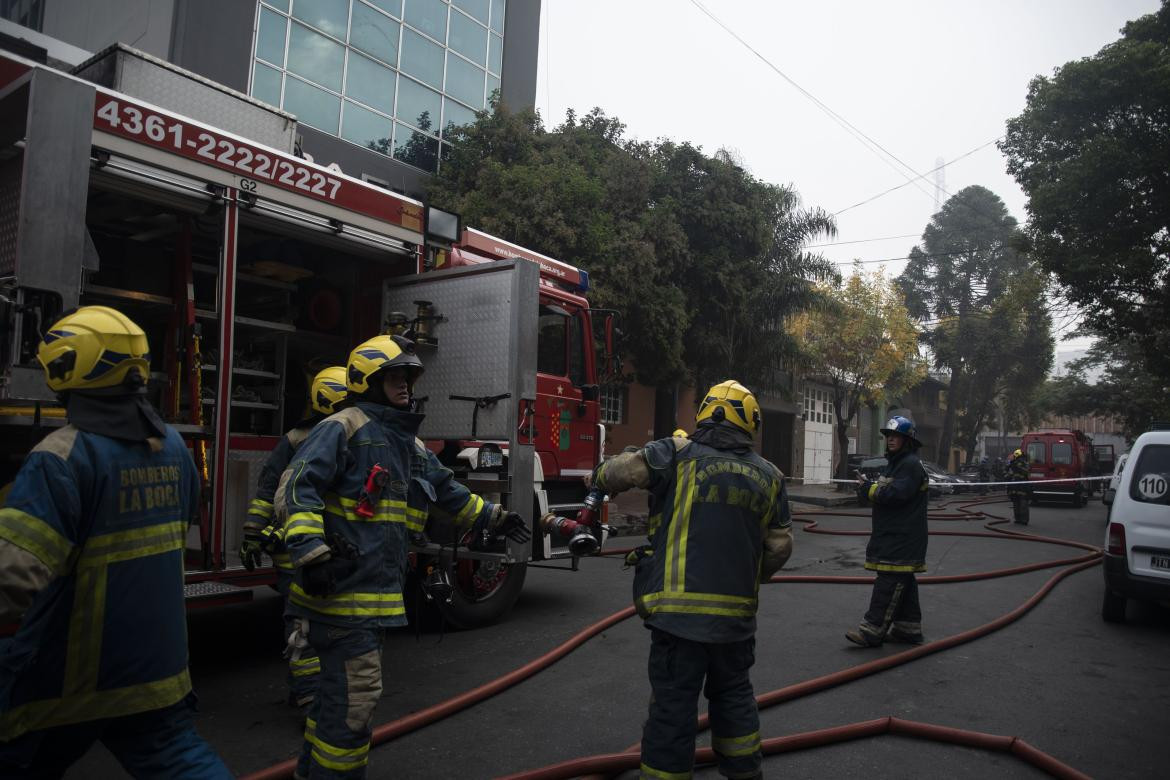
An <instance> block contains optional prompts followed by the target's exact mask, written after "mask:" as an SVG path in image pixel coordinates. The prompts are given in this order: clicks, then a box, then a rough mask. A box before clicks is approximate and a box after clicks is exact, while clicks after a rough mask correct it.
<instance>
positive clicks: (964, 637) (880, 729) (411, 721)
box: [243, 501, 1101, 780]
mask: <svg viewBox="0 0 1170 780" xmlns="http://www.w3.org/2000/svg"><path fill="white" fill-rule="evenodd" d="M981 503H985V501H972V502H969V503H965V504H962V505H960V506H959V511H958V512H953V513H931V515H930V518H931V519H932V520H960V519H962V520H972V519H979V518H981V517H995V518H996V519H995V520H992V521H990V522H988V523H986V524H985V527H986V528H989V529H992V530H993V531H994V532H992V533H987V532H978V531H942V530H932V531H930V535H931V536H967V537H975V538H995V539H1014V540H1018V541H1029V542H1040V543H1046V544H1056V545H1061V546H1065V547H1074V548H1078V549H1082V550H1085V551H1086V552H1085V553H1084V554H1083V555H1078V556H1075V557H1071V558H1061V559H1056V560H1050V561H1041V562H1037V563H1031V564H1024V565H1021V566H1016V567H1009V568H1004V569H996V570H993V571H987V572H976V573H974V574H961V575H936V576H925V577H919V578H918V582H919V583H920V584H942V583H955V582H967V581H975V580H982V579H990V578H996V577H1007V576H1013V575H1016V574H1022V573H1026V572H1032V571H1037V570H1040V569H1049V568H1056V567H1061V566H1063V567H1066V568H1064V569H1063V570H1062V571H1059V572H1057V573H1056V574H1054V575H1053V576H1052V577H1051V578H1049V579H1048V581H1047V582H1045V583H1044V585H1042V586H1041V587H1040V589H1039V590H1037V591H1036V592H1035V593H1034V594H1033V595H1032V596H1031V597H1030V598H1028V599H1027V600H1026V601H1024V602H1023V603H1022V604H1020V605H1019V606H1017V607H1016V608H1015V609H1013V610H1011V611H1010V612H1008V613H1006V614H1004V615H1001V616H1000V617H998V618H996V619H994V620H991V621H989V622H987V623H984V624H983V625H980V626H976V627H975V628H971V629H968V630H966V631H961V632H959V633H957V634H952V635H951V636H948V637H943V638H942V639H937V640H934V641H931V642H928V643H926V644H922V645H918V646H916V647H911V648H909V649H907V650H903V651H901V652H898V653H894V654H892V655H887V656H883V657H881V658H877V659H875V660H873V661H869V662H867V663H863V664H859V665H857V666H852V667H849V668H847V669H842V670H840V671H837V672H832V673H829V674H826V675H822V676H820V677H816V678H813V679H810V680H805V681H803V682H800V683H795V684H793V685H789V686H785V687H783V688H779V689H777V690H774V691H770V692H768V693H764V694H761V695H759V696H757V698H756V700H757V703H758V706H759V708H760V709H764V708H767V707H770V706H772V705H775V704H779V703H782V702H788V701H792V700H794V699H798V698H801V697H803V696H808V695H810V694H812V693H816V692H819V691H823V690H827V689H829V688H832V687H835V686H838V685H841V684H843V683H846V682H852V681H854V680H857V679H860V678H862V677H867V676H869V675H872V674H876V673H878V672H882V671H885V670H887V669H890V668H893V667H896V666H901V665H902V664H905V663H909V662H910V661H914V660H917V659H919V658H921V657H923V656H926V655H930V654H933V653H937V652H940V651H942V650H947V649H950V648H952V647H955V646H957V645H960V644H964V643H966V642H970V641H973V640H975V639H978V638H980V637H983V636H986V635H987V634H990V633H993V632H995V631H998V630H999V629H1001V628H1003V627H1004V626H1007V625H1009V624H1010V623H1013V622H1015V621H1016V620H1019V619H1020V618H1021V617H1022V616H1023V615H1025V614H1026V613H1027V612H1029V611H1030V610H1031V609H1032V608H1033V607H1035V606H1036V605H1037V604H1039V603H1040V601H1041V600H1043V599H1044V597H1045V596H1047V595H1048V593H1049V592H1050V591H1051V590H1052V589H1053V588H1054V587H1056V585H1057V583H1059V582H1060V581H1061V580H1062V579H1064V578H1065V577H1067V576H1069V575H1071V574H1075V573H1077V572H1079V571H1082V570H1084V569H1087V568H1090V567H1092V566H1096V565H1097V564H1099V563H1100V560H1101V550H1100V549H1099V548H1097V547H1095V546H1093V545H1089V544H1084V543H1082V542H1075V541H1071V540H1068V539H1057V538H1054V537H1044V536H1035V535H1032V534H1027V533H1024V532H1021V531H1009V530H1006V529H1002V530H1001V529H996V528H993V526H997V525H1001V524H1004V523H1007V522H1009V521H1007V520H1006V519H1003V518H998V516H996V515H990V514H985V513H983V512H982V511H975V512H967V511H965V507H969V506H974V505H977V504H981ZM793 514H794V519H795V520H796V521H798V522H801V523H804V524H805V525H806V527H805V529H804V530H805V531H806V532H809V533H830V534H834V535H861V536H868V535H869V532H868V531H825V530H818V529H817V522H816V520H812V519H808V518H807V517H806V516H807V515H817V514H824V513H819V512H796V513H793ZM828 514H832V515H834V516H836V515H842V516H863V513H860V512H844V511H842V512H838V511H833V512H831V513H828ZM627 552H629V550H606V551H605V552H604V553H603V555H613V556H619V555H621V556H624V555H625V553H627ZM769 582H770V583H822V584H827V583H836V584H851V585H869V584H872V582H873V579H872V578H871V577H854V576H842V575H785V574H778V575H775V576H773V577H772V579H771V580H769ZM633 615H634V608H633V607H626V608H625V609H622V610H619V611H618V612H615V613H613V614H612V615H610V616H609V617H606V618H604V619H602V620H600V621H598V622H596V623H594V624H593V625H591V626H589V627H588V628H586V629H584V630H582V631H580V632H579V633H577V634H576V635H574V636H573V637H571V638H569V639H568V640H567V641H566V642H564V643H562V644H561V645H559V646H558V647H556V648H554V649H553V650H551V651H549V652H548V653H546V654H544V655H542V656H539V657H538V658H536V659H534V660H532V661H530V662H529V663H527V664H525V665H524V666H522V667H520V668H518V669H516V670H514V671H512V672H509V673H508V674H506V675H504V676H502V677H499V678H497V679H495V680H492V681H491V682H488V683H486V684H484V685H481V686H479V687H477V688H474V689H472V690H470V691H467V692H465V693H462V694H460V695H458V696H454V697H452V698H450V699H447V700H446V701H443V702H440V703H439V704H436V705H434V706H432V707H429V708H427V709H425V710H421V711H419V712H416V713H413V714H411V715H408V716H406V717H403V718H399V719H397V720H393V721H389V722H387V723H384V724H382V725H380V726H377V727H375V728H374V730H373V735H372V738H371V747H373V746H375V745H380V744H383V743H385V742H388V741H390V740H392V739H395V738H397V737H400V736H402V735H404V734H406V733H409V732H411V731H415V730H417V729H420V728H422V727H423V726H426V725H429V724H431V723H434V722H436V721H438V720H441V719H443V718H445V717H447V716H449V715H452V714H454V713H455V712H458V711H460V710H463V709H466V708H467V707H470V706H472V705H474V704H476V703H478V702H480V701H483V700H484V699H487V698H489V697H491V696H494V695H495V694H497V693H499V692H501V691H503V690H505V689H507V688H509V687H511V686H513V685H515V684H517V683H519V682H521V681H523V680H525V679H527V678H528V677H531V676H532V675H534V674H536V673H537V672H538V671H541V670H543V669H545V668H547V667H549V666H551V665H552V664H554V663H556V662H557V661H558V660H560V659H561V658H563V657H564V656H566V655H567V654H568V653H570V652H572V651H573V650H574V649H576V648H577V647H579V646H580V645H582V644H583V643H584V642H585V641H586V640H588V639H590V638H591V637H593V636H595V635H597V634H599V633H601V632H602V631H605V630H606V629H608V628H610V627H611V626H613V625H616V624H617V623H620V622H621V621H623V620H625V619H627V618H629V617H632V616H633ZM698 726H699V730H700V731H701V730H703V729H706V728H707V726H708V720H707V715H705V714H704V715H702V716H700V718H699V723H698ZM881 734H907V735H911V736H916V737H920V738H925V739H933V740H936V741H942V742H949V743H953V744H961V745H967V746H971V747H978V748H982V749H989V750H1001V751H1005V752H1008V753H1010V754H1012V755H1014V756H1016V757H1018V758H1020V759H1021V760H1023V761H1025V762H1027V763H1029V764H1031V765H1033V766H1035V767H1036V768H1038V769H1040V770H1042V771H1044V772H1047V773H1048V774H1050V775H1052V776H1053V777H1059V778H1069V779H1074V778H1075V779H1077V780H1082V779H1083V778H1086V777H1087V776H1086V775H1085V774H1083V773H1081V772H1079V771H1077V770H1076V769H1074V768H1072V767H1070V766H1068V765H1066V764H1064V763H1063V762H1061V761H1059V760H1058V759H1056V758H1054V757H1053V756H1051V755H1048V754H1047V753H1044V752H1043V751H1040V750H1039V749H1037V748H1036V747H1034V746H1032V745H1030V744H1028V743H1027V742H1024V741H1023V740H1021V739H1019V738H1017V737H1007V736H999V735H994V734H985V733H981V732H974V731H967V730H963V729H955V728H950V727H945V726H938V725H934V724H928V723H918V722H915V721H907V720H903V719H900V718H895V717H893V716H887V717H885V718H879V719H876V720H870V721H862V722H858V723H851V724H846V725H843V726H837V727H833V728H828V729H818V730H816V731H811V732H805V733H803V734H794V735H789V736H785V737H778V738H773V739H766V740H763V742H762V751H763V753H764V754H765V755H774V754H778V753H785V752H792V751H795V750H802V749H805V748H810V747H816V746H819V745H826V744H833V743H837V742H844V741H848V740H852V739H860V738H865V737H872V736H878V735H881ZM639 760H640V754H639V752H638V744H637V743H635V744H634V745H631V746H630V747H629V748H627V749H626V750H624V751H622V752H620V753H613V754H607V755H599V756H587V757H584V758H578V759H573V760H570V761H565V762H562V763H559V764H554V765H550V766H546V767H540V768H537V769H533V770H529V771H526V772H520V773H516V774H512V775H508V776H507V778H506V780H554V779H555V778H571V777H581V776H586V775H590V774H591V773H612V772H621V771H625V770H629V769H636V768H637V767H638V765H639ZM695 761H696V764H701V763H711V762H713V761H714V754H713V753H712V751H711V750H710V749H709V748H702V749H699V750H697V751H696V753H695ZM295 766H296V761H295V760H291V759H290V760H288V761H284V762H281V763H279V764H274V765H273V766H270V767H267V768H265V769H262V770H260V771H258V772H254V773H252V774H248V775H244V776H243V780H276V779H277V778H287V777H291V776H292V772H293V769H294V768H295Z"/></svg>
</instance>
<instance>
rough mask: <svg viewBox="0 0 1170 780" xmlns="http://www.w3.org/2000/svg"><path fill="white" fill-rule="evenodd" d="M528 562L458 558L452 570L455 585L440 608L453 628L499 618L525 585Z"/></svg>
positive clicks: (485, 624)
mask: <svg viewBox="0 0 1170 780" xmlns="http://www.w3.org/2000/svg"><path fill="white" fill-rule="evenodd" d="M527 572H528V564H527V563H504V564H500V563H495V562H494V561H476V560H470V559H468V560H461V561H459V562H457V564H456V570H455V571H454V572H452V575H451V581H452V582H453V583H454V585H455V592H454V594H453V595H452V598H451V603H450V604H442V605H440V607H439V609H440V610H441V611H442V613H443V617H444V618H445V619H446V620H447V622H448V623H450V624H451V625H453V626H455V627H456V628H464V629H466V628H480V627H481V626H487V625H491V624H492V623H496V622H498V621H500V620H501V619H502V618H503V617H504V616H505V615H507V614H508V612H509V611H510V610H511V609H512V606H513V605H514V604H515V603H516V599H518V598H519V597H520V591H521V589H523V587H524V577H525V575H526V574H527Z"/></svg>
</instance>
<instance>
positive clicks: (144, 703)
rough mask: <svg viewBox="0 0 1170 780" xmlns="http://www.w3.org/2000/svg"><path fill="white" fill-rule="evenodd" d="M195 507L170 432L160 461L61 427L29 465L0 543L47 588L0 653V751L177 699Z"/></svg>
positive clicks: (188, 468) (181, 454)
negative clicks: (18, 554)
mask: <svg viewBox="0 0 1170 780" xmlns="http://www.w3.org/2000/svg"><path fill="white" fill-rule="evenodd" d="M198 501H199V478H198V473H197V472H196V470H195V464H194V462H193V461H192V460H191V454H190V452H189V451H188V449H187V446H186V445H185V444H184V443H183V440H182V438H181V437H180V436H179V434H178V433H176V432H175V431H174V430H173V429H170V428H168V430H167V438H166V440H165V441H164V442H163V448H162V450H161V451H160V452H151V450H150V447H149V446H148V445H147V444H146V443H132V442H126V441H120V440H117V439H111V438H108V437H106V436H100V435H97V434H92V433H85V432H82V431H78V430H77V429H76V428H73V427H72V426H68V427H65V428H62V429H60V430H57V431H55V432H53V433H52V434H50V435H49V436H48V437H46V438H45V439H44V440H43V441H42V442H41V443H40V444H39V445H37V447H36V448H35V449H34V450H33V451H32V452H31V453H30V454H29V456H28V458H27V459H26V460H25V462H24V465H23V466H22V467H21V470H20V473H19V474H18V475H17V477H16V481H15V483H14V485H13V488H12V492H11V493H10V495H9V496H8V503H7V505H6V506H5V507H4V508H3V509H0V538H3V539H4V540H6V541H7V542H9V543H11V544H14V545H16V546H18V547H20V548H22V549H24V550H26V551H27V552H30V553H32V554H33V555H34V556H36V558H37V559H38V560H40V562H41V563H42V564H44V565H45V566H46V567H47V568H48V569H49V570H50V571H51V572H52V575H53V576H52V580H51V581H50V582H49V585H48V586H47V587H46V588H44V589H43V590H41V591H40V592H39V593H38V595H37V596H36V598H35V600H34V601H33V603H32V606H31V607H30V608H29V610H28V611H27V612H26V613H25V615H24V618H23V621H22V623H21V626H20V628H19V630H18V631H17V632H16V634H15V635H14V636H13V637H11V638H9V639H4V640H0V740H11V739H13V738H14V737H17V736H19V735H21V734H23V733H25V732H28V731H35V730H39V729H45V728H50V727H53V726H60V725H65V724H69V723H79V722H83V721H91V720H97V719H100V718H112V717H119V716H123V715H132V714H134V713H139V712H145V711H148V710H154V709H160V708H162V707H167V706H170V705H172V704H174V703H175V702H178V701H179V700H181V699H182V698H183V697H184V696H186V695H187V693H188V692H189V691H190V690H191V681H190V678H189V677H188V674H187V613H186V609H185V606H184V596H183V548H184V543H185V539H186V537H187V528H188V523H189V522H190V520H191V518H193V517H194V516H195V515H196V513H197V510H198ZM5 576H19V573H16V572H6V573H5Z"/></svg>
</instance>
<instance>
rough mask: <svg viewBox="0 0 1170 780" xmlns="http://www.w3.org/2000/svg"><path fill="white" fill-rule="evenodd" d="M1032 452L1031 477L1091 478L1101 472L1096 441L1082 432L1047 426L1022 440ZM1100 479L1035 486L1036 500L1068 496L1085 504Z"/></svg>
mask: <svg viewBox="0 0 1170 780" xmlns="http://www.w3.org/2000/svg"><path fill="white" fill-rule="evenodd" d="M1020 447H1021V449H1023V450H1024V452H1025V453H1026V454H1027V455H1028V464H1029V467H1030V471H1029V474H1030V479H1032V480H1055V479H1070V478H1081V477H1090V476H1095V475H1096V474H1097V467H1096V460H1095V456H1094V453H1093V440H1092V439H1090V438H1089V437H1088V436H1086V435H1085V434H1084V433H1082V432H1081V431H1076V430H1070V429H1067V428H1045V429H1042V430H1039V431H1029V432H1028V433H1025V434H1024V436H1023V438H1022V439H1021V442H1020ZM1096 484H1097V483H1096V482H1094V481H1092V480H1086V481H1083V482H1072V481H1069V482H1050V483H1047V484H1043V483H1042V484H1040V485H1037V486H1036V487H1034V488H1032V496H1033V498H1034V499H1038V500H1043V499H1050V498H1067V499H1069V500H1070V501H1072V504H1073V506H1074V507H1082V506H1084V505H1085V504H1087V503H1088V501H1089V497H1090V496H1092V495H1093V491H1094V489H1095V487H1096Z"/></svg>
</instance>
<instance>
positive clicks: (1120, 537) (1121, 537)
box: [1105, 523, 1125, 555]
mask: <svg viewBox="0 0 1170 780" xmlns="http://www.w3.org/2000/svg"><path fill="white" fill-rule="evenodd" d="M1105 552H1107V553H1109V554H1110V555H1125V526H1123V525H1122V524H1121V523H1110V524H1109V541H1108V543H1107V544H1106V546H1105Z"/></svg>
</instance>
